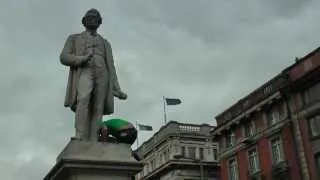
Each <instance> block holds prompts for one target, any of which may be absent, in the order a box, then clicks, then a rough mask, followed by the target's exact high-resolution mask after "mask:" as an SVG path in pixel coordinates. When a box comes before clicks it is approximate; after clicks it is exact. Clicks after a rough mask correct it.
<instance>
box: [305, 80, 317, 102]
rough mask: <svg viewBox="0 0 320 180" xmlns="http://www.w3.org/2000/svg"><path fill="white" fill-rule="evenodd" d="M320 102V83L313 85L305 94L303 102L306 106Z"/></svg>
mask: <svg viewBox="0 0 320 180" xmlns="http://www.w3.org/2000/svg"><path fill="white" fill-rule="evenodd" d="M318 100H320V83H317V84H315V85H313V86H312V87H310V88H308V89H306V90H305V91H304V92H303V102H304V104H305V105H308V104H310V103H313V102H316V101H318Z"/></svg>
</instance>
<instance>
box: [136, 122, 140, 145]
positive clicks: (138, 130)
mask: <svg viewBox="0 0 320 180" xmlns="http://www.w3.org/2000/svg"><path fill="white" fill-rule="evenodd" d="M136 127H137V129H138V130H137V149H138V148H139V125H138V121H136Z"/></svg>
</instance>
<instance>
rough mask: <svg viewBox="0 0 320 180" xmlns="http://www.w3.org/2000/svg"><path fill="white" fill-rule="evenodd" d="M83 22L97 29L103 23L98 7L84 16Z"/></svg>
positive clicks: (88, 26) (90, 28) (94, 29)
mask: <svg viewBox="0 0 320 180" xmlns="http://www.w3.org/2000/svg"><path fill="white" fill-rule="evenodd" d="M82 24H83V26H84V27H86V28H87V29H89V30H92V31H96V30H97V29H98V27H99V26H100V24H102V17H101V15H100V13H99V11H98V10H97V9H94V8H92V9H90V10H88V11H87V13H86V14H85V15H84V17H83V18H82Z"/></svg>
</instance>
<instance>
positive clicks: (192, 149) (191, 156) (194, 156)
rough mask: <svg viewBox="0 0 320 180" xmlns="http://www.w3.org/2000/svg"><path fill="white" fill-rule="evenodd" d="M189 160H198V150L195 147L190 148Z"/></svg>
mask: <svg viewBox="0 0 320 180" xmlns="http://www.w3.org/2000/svg"><path fill="white" fill-rule="evenodd" d="M188 150H189V158H191V159H196V148H195V147H189V148H188Z"/></svg>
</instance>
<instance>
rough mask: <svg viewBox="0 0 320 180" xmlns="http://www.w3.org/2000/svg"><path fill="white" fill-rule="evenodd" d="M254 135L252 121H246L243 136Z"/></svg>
mask: <svg viewBox="0 0 320 180" xmlns="http://www.w3.org/2000/svg"><path fill="white" fill-rule="evenodd" d="M253 135H254V127H253V122H248V123H247V124H245V125H244V136H245V137H251V136H253Z"/></svg>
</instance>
